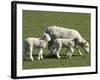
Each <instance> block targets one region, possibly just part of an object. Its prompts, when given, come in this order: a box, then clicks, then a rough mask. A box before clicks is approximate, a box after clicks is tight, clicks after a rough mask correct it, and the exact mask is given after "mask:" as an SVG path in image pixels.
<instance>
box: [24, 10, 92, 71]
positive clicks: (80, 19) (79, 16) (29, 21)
mask: <svg viewBox="0 0 100 80" xmlns="http://www.w3.org/2000/svg"><path fill="white" fill-rule="evenodd" d="M90 20H91V19H90V14H86V13H67V12H66V13H64V12H44V11H28V10H23V39H25V38H27V37H41V35H42V34H43V32H44V31H45V29H46V28H47V27H48V26H52V25H56V26H62V27H66V28H72V29H76V30H77V31H79V32H80V34H81V35H82V36H83V37H84V38H85V39H86V40H87V41H88V42H89V43H90V26H91V25H90ZM81 51H82V53H83V56H79V54H78V53H77V52H76V50H75V52H74V55H73V56H72V59H68V58H67V57H66V50H65V49H62V50H61V52H60V55H61V59H57V58H56V57H50V56H48V54H47V53H48V49H47V47H46V49H45V50H44V60H43V61H39V60H37V58H36V57H37V54H36V52H37V50H33V56H34V59H35V61H34V62H32V61H30V60H29V59H27V60H23V65H22V66H23V69H36V68H57V67H80V66H90V65H91V62H90V61H91V60H90V53H89V54H86V53H85V52H84V51H83V50H82V49H81Z"/></svg>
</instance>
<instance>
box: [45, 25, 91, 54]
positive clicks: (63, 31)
mask: <svg viewBox="0 0 100 80" xmlns="http://www.w3.org/2000/svg"><path fill="white" fill-rule="evenodd" d="M45 32H46V33H48V34H49V35H50V37H51V41H50V42H49V43H48V48H49V49H50V47H51V46H52V43H53V41H54V40H55V39H57V38H65V39H72V40H74V41H75V47H76V49H77V51H78V52H79V54H80V55H82V53H81V51H80V50H79V48H78V46H81V47H82V48H83V49H84V50H85V51H86V52H87V53H89V43H88V42H87V41H86V40H85V39H84V38H83V37H82V36H81V35H80V33H79V32H78V31H77V30H74V29H68V28H63V27H58V26H50V27H48V28H47V29H46V30H45Z"/></svg>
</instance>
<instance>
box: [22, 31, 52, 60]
mask: <svg viewBox="0 0 100 80" xmlns="http://www.w3.org/2000/svg"><path fill="white" fill-rule="evenodd" d="M50 40H51V38H50V36H49V35H48V34H47V33H44V35H43V38H31V37H29V38H27V39H25V41H24V48H25V52H24V53H25V54H29V56H30V59H31V60H32V61H34V59H33V57H32V50H33V48H37V49H39V53H38V59H39V60H40V59H41V60H42V59H43V49H44V48H45V47H46V45H47V42H48V41H50Z"/></svg>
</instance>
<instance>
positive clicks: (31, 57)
mask: <svg viewBox="0 0 100 80" xmlns="http://www.w3.org/2000/svg"><path fill="white" fill-rule="evenodd" d="M32 49H33V46H32V45H30V52H29V54H30V59H31V60H32V61H34V59H33V56H32Z"/></svg>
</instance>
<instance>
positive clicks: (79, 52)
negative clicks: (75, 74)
mask: <svg viewBox="0 0 100 80" xmlns="http://www.w3.org/2000/svg"><path fill="white" fill-rule="evenodd" d="M76 50H77V52H78V53H79V54H80V55H82V52H81V51H80V50H79V48H78V46H76Z"/></svg>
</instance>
